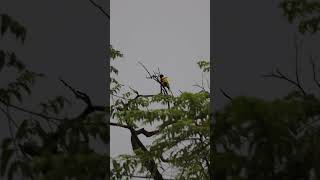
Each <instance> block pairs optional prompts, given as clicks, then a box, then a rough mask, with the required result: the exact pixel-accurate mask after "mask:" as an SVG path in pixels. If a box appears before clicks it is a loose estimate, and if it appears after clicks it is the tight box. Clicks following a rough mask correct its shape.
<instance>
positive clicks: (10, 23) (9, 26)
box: [0, 14, 27, 42]
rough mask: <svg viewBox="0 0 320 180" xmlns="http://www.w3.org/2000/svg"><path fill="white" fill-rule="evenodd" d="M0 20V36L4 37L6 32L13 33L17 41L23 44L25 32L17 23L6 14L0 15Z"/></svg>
mask: <svg viewBox="0 0 320 180" xmlns="http://www.w3.org/2000/svg"><path fill="white" fill-rule="evenodd" d="M0 18H1V35H4V34H5V33H6V32H8V30H10V32H11V33H13V34H14V35H15V36H16V38H17V39H20V40H21V42H24V41H25V39H26V34H27V30H26V28H25V27H24V26H23V25H21V24H20V23H19V22H18V21H16V20H14V19H13V18H11V17H10V16H9V15H7V14H0Z"/></svg>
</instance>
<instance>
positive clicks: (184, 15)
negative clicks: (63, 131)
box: [110, 0, 210, 156]
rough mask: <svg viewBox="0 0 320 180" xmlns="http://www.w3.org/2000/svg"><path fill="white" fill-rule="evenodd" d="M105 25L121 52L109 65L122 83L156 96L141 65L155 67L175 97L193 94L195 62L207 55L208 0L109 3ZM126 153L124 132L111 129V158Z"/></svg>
mask: <svg viewBox="0 0 320 180" xmlns="http://www.w3.org/2000/svg"><path fill="white" fill-rule="evenodd" d="M110 25H111V27H110V28H111V36H110V39H111V44H112V45H113V46H114V47H115V48H116V49H119V50H120V51H121V52H122V53H123V54H124V58H122V59H121V61H117V62H115V63H113V64H114V65H115V66H116V67H117V68H118V69H119V73H120V74H119V77H118V78H119V80H120V81H121V82H122V83H123V84H125V85H127V86H131V87H132V88H134V89H136V90H138V91H139V92H140V93H141V94H156V93H159V86H158V85H157V84H156V83H154V82H153V81H151V80H148V79H146V78H145V77H146V75H147V74H146V72H145V71H144V70H143V69H142V67H141V66H140V65H138V61H141V62H142V63H144V64H145V65H146V66H147V67H148V68H149V70H155V71H156V70H157V68H160V71H161V72H162V73H164V74H165V75H166V76H168V77H169V81H170V84H171V88H172V91H173V93H174V94H178V93H179V90H181V91H196V90H197V89H196V88H195V87H193V85H194V84H196V83H199V82H201V71H200V70H199V68H198V66H197V64H196V62H197V61H199V60H202V59H207V60H209V57H210V0H197V1H194V0H161V1H156V0H134V1H132V0H111V22H110ZM208 78H209V77H208ZM144 142H147V141H146V140H145V139H144ZM128 152H131V146H130V134H129V132H127V131H126V130H123V129H121V128H114V127H111V155H113V156H115V155H117V154H121V153H128Z"/></svg>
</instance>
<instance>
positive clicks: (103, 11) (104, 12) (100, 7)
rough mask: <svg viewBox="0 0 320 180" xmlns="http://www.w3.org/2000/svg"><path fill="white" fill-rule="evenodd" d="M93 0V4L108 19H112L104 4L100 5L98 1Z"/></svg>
mask: <svg viewBox="0 0 320 180" xmlns="http://www.w3.org/2000/svg"><path fill="white" fill-rule="evenodd" d="M89 1H90V2H91V4H92V5H93V6H95V7H96V8H98V9H99V10H100V11H101V12H102V13H103V14H104V15H105V16H106V17H107V18H108V20H110V15H109V14H108V13H107V12H106V11H105V10H104V9H103V8H102V6H100V5H99V4H97V3H96V2H94V1H93V0H89Z"/></svg>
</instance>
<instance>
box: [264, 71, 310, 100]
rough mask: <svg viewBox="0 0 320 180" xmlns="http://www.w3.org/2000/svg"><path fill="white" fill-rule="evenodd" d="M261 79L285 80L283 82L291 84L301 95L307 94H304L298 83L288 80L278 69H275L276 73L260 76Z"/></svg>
mask: <svg viewBox="0 0 320 180" xmlns="http://www.w3.org/2000/svg"><path fill="white" fill-rule="evenodd" d="M262 77H267V78H269V77H271V78H277V79H282V80H285V81H287V82H289V83H290V84H293V85H294V86H296V87H297V88H298V89H299V90H300V91H301V92H302V94H303V95H307V93H306V92H305V90H304V89H303V87H302V86H301V84H300V83H299V82H296V81H294V80H292V79H290V78H289V77H287V76H286V75H284V74H283V73H282V72H281V71H280V70H279V69H278V68H277V69H276V73H274V72H272V73H270V74H265V75H262Z"/></svg>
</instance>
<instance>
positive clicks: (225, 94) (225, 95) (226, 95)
mask: <svg viewBox="0 0 320 180" xmlns="http://www.w3.org/2000/svg"><path fill="white" fill-rule="evenodd" d="M220 92H221V93H222V94H223V95H224V97H226V98H227V99H229V100H230V101H232V97H231V96H229V95H228V94H227V93H226V92H225V91H224V90H223V89H221V88H220Z"/></svg>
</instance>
